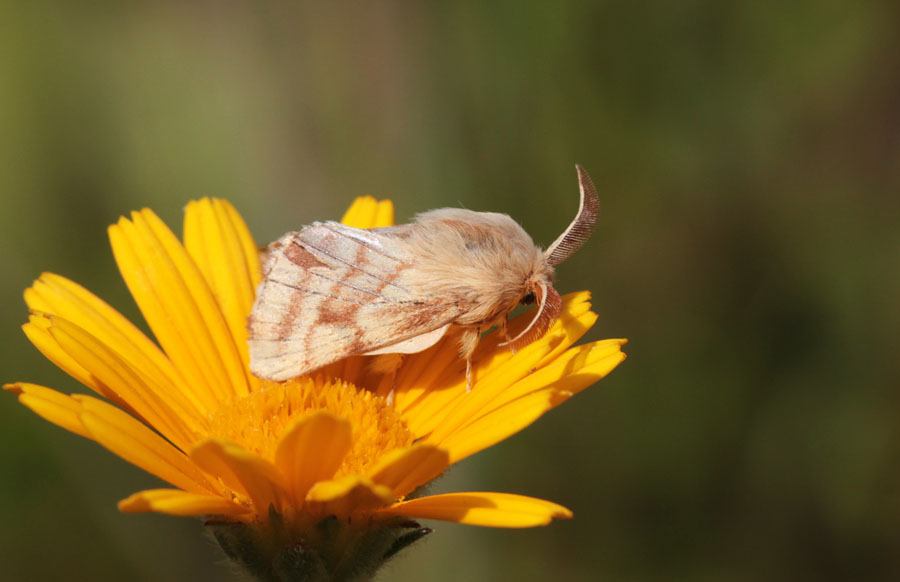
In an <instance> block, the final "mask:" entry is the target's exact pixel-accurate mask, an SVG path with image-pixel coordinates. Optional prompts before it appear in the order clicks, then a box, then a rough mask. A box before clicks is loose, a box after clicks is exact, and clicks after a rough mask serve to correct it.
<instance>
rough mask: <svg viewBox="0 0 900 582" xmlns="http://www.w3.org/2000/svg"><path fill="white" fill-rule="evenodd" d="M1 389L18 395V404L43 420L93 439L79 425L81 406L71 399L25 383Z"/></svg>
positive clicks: (48, 389)
mask: <svg viewBox="0 0 900 582" xmlns="http://www.w3.org/2000/svg"><path fill="white" fill-rule="evenodd" d="M3 389H4V390H6V391H8V392H12V393H14V394H18V395H19V402H21V403H22V404H24V405H25V406H27V407H28V408H30V409H31V410H32V411H33V412H34V413H35V414H37V415H38V416H40V417H41V418H43V419H44V420H48V421H50V422H52V423H53V424H55V425H57V426H61V427H62V428H64V429H66V430H68V431H71V432H74V433H75V434H77V435H81V436H83V437H85V438H89V439H93V437H91V435H90V433H89V432H88V431H87V429H85V428H84V425H83V424H81V419H80V418H79V416H78V415H79V414H80V413H81V404H79V403H78V401H76V400H74V399H72V398H71V397H69V396H66V395H65V394H62V393H60V392H57V391H56V390H51V389H50V388H45V387H44V386H38V385H37V384H28V383H25V382H18V383H16V384H7V385H5V386H4V387H3Z"/></svg>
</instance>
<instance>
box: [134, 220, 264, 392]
mask: <svg viewBox="0 0 900 582" xmlns="http://www.w3.org/2000/svg"><path fill="white" fill-rule="evenodd" d="M132 220H133V221H134V224H135V226H136V227H138V229H139V230H143V233H144V237H145V241H147V242H149V241H150V240H151V239H155V240H154V242H155V243H159V244H160V245H162V248H163V249H164V252H165V255H166V256H167V258H168V260H169V261H170V264H171V265H172V266H174V267H175V268H176V269H177V275H176V276H177V277H179V278H180V281H183V283H184V285H186V287H187V289H188V290H189V293H190V298H191V299H193V304H194V305H195V306H196V309H197V312H198V313H199V314H200V316H201V317H202V321H203V323H204V325H205V328H206V329H207V330H208V334H209V336H210V337H211V338H212V340H213V346H214V349H215V351H216V352H217V355H218V358H217V359H216V360H215V361H217V362H221V365H222V366H223V367H224V370H225V371H226V372H227V374H228V377H229V378H230V379H231V384H230V385H229V386H227V387H228V388H230V389H231V390H230V392H229V393H230V394H233V395H238V396H243V395H245V394H247V392H248V386H247V370H246V369H245V367H244V366H243V365H242V362H241V359H240V351H239V349H238V347H237V346H236V345H235V343H234V338H232V337H231V335H230V334H229V333H227V330H228V327H227V325H228V324H227V323H226V322H225V318H224V316H223V314H222V311H221V309H220V308H219V305H218V304H217V303H216V301H215V297H214V296H213V294H212V292H211V291H210V288H209V285H208V284H207V282H206V280H205V279H204V278H203V275H202V274H201V273H200V270H199V269H198V268H197V265H196V264H195V263H194V261H193V260H192V259H191V257H190V255H188V254H187V252H186V251H185V249H184V246H183V245H182V244H181V242H180V241H179V240H178V238H177V237H176V236H175V235H174V234H173V233H172V231H171V230H169V227H167V226H166V225H165V223H164V222H163V221H162V220H160V218H159V217H158V216H156V214H154V213H153V211H151V210H149V209H146V208H145V209H144V210H142V211H141V212H140V213H132ZM194 333H195V334H196V330H195V332H194Z"/></svg>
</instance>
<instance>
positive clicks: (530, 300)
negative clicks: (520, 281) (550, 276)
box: [519, 291, 534, 305]
mask: <svg viewBox="0 0 900 582" xmlns="http://www.w3.org/2000/svg"><path fill="white" fill-rule="evenodd" d="M519 303H520V304H522V305H531V304H532V303H534V292H533V291H532V292H530V293H529V294H528V295H526V296H525V297H522V299H520V300H519Z"/></svg>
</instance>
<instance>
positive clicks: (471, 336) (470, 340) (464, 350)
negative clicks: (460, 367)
mask: <svg viewBox="0 0 900 582" xmlns="http://www.w3.org/2000/svg"><path fill="white" fill-rule="evenodd" d="M479 339H481V328H480V327H467V328H465V329H463V332H462V334H461V335H460V336H459V355H460V356H462V357H463V358H465V359H466V392H471V391H472V355H473V354H474V353H475V348H476V347H478V340H479Z"/></svg>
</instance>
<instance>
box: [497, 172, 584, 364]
mask: <svg viewBox="0 0 900 582" xmlns="http://www.w3.org/2000/svg"><path fill="white" fill-rule="evenodd" d="M575 169H576V170H577V171H578V190H579V192H580V195H581V202H580V204H579V207H578V214H576V215H575V220H573V221H572V223H571V224H570V225H569V227H568V228H566V230H565V231H564V232H563V233H562V234H561V235H559V237H558V238H557V239H556V240H555V241H554V242H553V244H552V245H550V247H549V248H548V249H547V250H546V251H544V260H545V262H546V265H547V268H546V269H543V271H544V273H541V274H540V275H537V274H536V276H534V277H531V278H530V279H529V280H528V281H527V282H526V284H525V288H524V293H523V295H522V298H521V299H520V301H519V302H520V303H521V304H523V305H529V304H531V303H536V304H537V306H538V308H537V313H536V314H535V316H534V318H533V319H532V320H531V322H529V324H528V326H527V327H525V329H523V330H522V331H521V332H519V334H518V335H517V336H516V337H514V338H512V339H511V340H509V341H507V342H505V343H503V344H500V345H508V346H510V349H512V350H518V349H520V348H523V347H525V346H527V345H528V344H530V343H531V342H533V341H535V340H537V339H540V338H541V337H543V335H544V334H545V333H547V330H549V329H550V326H551V325H553V322H554V321H556V320H557V319H558V318H559V315H560V313H562V299H561V298H560V296H559V293H557V292H556V289H554V288H553V285H552V273H553V267H556V266H557V265H559V264H560V263H562V262H563V261H565V260H566V259H568V258H569V257H571V256H572V255H573V254H574V253H575V251H577V250H578V249H580V248H581V247H582V246H583V245H584V243H585V242H587V239H588V238H590V236H591V232H593V230H594V225H595V224H596V223H597V216H598V215H599V209H600V200H599V198H598V197H597V190H596V188H594V183H593V182H592V181H591V177H590V176H588V174H587V172H585V171H584V169H583V168H582V167H581V166H578V165H576V166H575Z"/></svg>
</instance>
